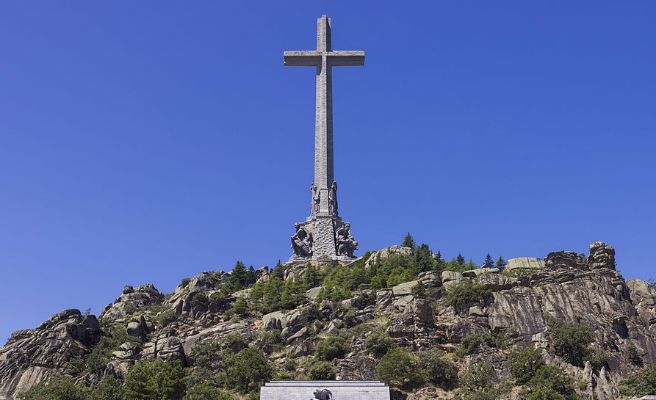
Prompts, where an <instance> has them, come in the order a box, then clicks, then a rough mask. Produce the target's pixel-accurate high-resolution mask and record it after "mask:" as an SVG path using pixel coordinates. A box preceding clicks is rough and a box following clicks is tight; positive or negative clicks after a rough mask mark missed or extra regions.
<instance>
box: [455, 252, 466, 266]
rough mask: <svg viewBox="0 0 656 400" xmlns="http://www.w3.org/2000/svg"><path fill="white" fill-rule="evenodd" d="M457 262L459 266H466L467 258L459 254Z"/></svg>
mask: <svg viewBox="0 0 656 400" xmlns="http://www.w3.org/2000/svg"><path fill="white" fill-rule="evenodd" d="M456 262H457V263H458V264H459V265H465V257H463V256H462V254H460V253H458V257H456Z"/></svg>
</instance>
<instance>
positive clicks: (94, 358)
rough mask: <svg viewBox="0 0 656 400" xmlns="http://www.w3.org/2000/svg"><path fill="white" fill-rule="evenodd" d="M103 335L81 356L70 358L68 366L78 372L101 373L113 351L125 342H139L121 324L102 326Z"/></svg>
mask: <svg viewBox="0 0 656 400" xmlns="http://www.w3.org/2000/svg"><path fill="white" fill-rule="evenodd" d="M104 333H105V334H104V335H103V336H101V337H100V341H98V343H97V344H96V345H95V346H94V347H93V348H92V349H91V352H90V353H89V354H88V355H87V356H86V357H82V358H75V359H73V360H71V363H70V365H69V367H70V368H71V369H72V370H74V371H76V372H77V373H79V374H82V373H85V372H86V373H92V374H93V373H95V374H101V373H102V372H104V371H105V368H106V367H107V363H109V360H110V358H111V354H112V352H113V351H115V350H118V348H119V346H120V345H121V344H123V343H125V342H139V339H138V338H135V337H132V336H129V335H128V334H127V332H126V330H125V327H124V326H123V325H119V324H116V325H111V326H105V327H104Z"/></svg>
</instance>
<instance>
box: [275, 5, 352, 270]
mask: <svg viewBox="0 0 656 400" xmlns="http://www.w3.org/2000/svg"><path fill="white" fill-rule="evenodd" d="M284 61H285V65H286V66H303V67H314V68H315V71H316V72H315V75H316V109H315V131H314V182H313V183H312V186H311V187H310V191H311V200H312V201H311V206H310V216H309V217H308V219H307V220H306V221H305V222H302V223H299V224H296V232H295V234H294V236H292V238H291V243H292V252H293V254H292V257H291V258H290V260H289V261H290V262H295V261H307V260H319V261H349V260H352V259H353V258H354V256H353V252H354V251H355V249H356V248H357V244H358V243H357V241H355V240H354V239H353V238H352V237H351V234H350V225H348V224H346V223H343V222H342V220H341V218H340V217H339V211H338V207H337V204H338V203H337V183H336V182H335V173H334V156H333V104H332V67H337V66H359V65H364V51H342V50H340V51H334V50H332V43H331V21H330V19H329V18H328V17H326V16H325V15H323V16H321V17H320V18H319V19H318V20H317V48H316V50H309V51H285V52H284Z"/></svg>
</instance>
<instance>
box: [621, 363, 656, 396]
mask: <svg viewBox="0 0 656 400" xmlns="http://www.w3.org/2000/svg"><path fill="white" fill-rule="evenodd" d="M620 393H622V394H623V395H625V396H646V395H649V394H654V393H656V365H652V366H651V367H648V368H644V369H643V370H641V371H640V372H638V373H636V374H634V375H632V376H630V377H628V378H626V379H624V380H622V381H621V382H620Z"/></svg>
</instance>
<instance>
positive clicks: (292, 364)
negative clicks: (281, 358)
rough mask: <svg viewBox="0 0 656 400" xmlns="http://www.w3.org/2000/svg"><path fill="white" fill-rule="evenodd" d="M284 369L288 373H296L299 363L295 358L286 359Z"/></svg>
mask: <svg viewBox="0 0 656 400" xmlns="http://www.w3.org/2000/svg"><path fill="white" fill-rule="evenodd" d="M283 367H285V370H286V371H296V368H297V367H298V363H297V362H296V360H294V359H293V358H286V359H285V362H284V363H283Z"/></svg>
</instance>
